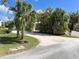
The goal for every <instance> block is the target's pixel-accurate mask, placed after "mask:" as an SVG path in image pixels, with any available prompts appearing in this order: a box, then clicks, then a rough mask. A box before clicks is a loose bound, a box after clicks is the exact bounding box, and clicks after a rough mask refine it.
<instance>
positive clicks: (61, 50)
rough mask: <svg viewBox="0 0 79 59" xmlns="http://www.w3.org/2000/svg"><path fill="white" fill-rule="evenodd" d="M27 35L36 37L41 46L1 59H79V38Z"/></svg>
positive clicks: (0, 58)
mask: <svg viewBox="0 0 79 59" xmlns="http://www.w3.org/2000/svg"><path fill="white" fill-rule="evenodd" d="M26 35H28V36H33V37H36V38H37V39H38V40H39V41H40V44H39V45H38V46H37V47H36V48H34V49H31V50H28V51H24V52H21V53H17V54H12V55H8V56H4V57H0V59H79V38H67V37H60V36H51V35H45V34H37V33H27V34H26Z"/></svg>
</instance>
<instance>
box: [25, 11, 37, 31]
mask: <svg viewBox="0 0 79 59" xmlns="http://www.w3.org/2000/svg"><path fill="white" fill-rule="evenodd" d="M36 16H37V15H36V11H35V10H33V11H31V12H30V13H29V14H28V18H27V19H28V20H26V31H32V30H33V29H34V28H35V22H36V21H37V18H36Z"/></svg>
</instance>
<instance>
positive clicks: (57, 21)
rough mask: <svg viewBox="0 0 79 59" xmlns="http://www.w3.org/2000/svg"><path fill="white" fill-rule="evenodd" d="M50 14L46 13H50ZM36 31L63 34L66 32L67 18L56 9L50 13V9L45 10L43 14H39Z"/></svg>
mask: <svg viewBox="0 0 79 59" xmlns="http://www.w3.org/2000/svg"><path fill="white" fill-rule="evenodd" d="M50 10H51V12H48V11H50ZM40 15H41V17H40V18H39V19H40V20H39V22H40V23H39V25H38V29H39V30H40V32H44V33H52V34H64V33H65V32H66V30H68V23H67V22H68V16H67V15H66V14H65V11H64V10H62V9H60V8H56V10H54V11H53V12H52V9H47V10H46V11H45V12H44V13H41V14H40Z"/></svg>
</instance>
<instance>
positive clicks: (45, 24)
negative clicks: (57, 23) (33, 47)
mask: <svg viewBox="0 0 79 59" xmlns="http://www.w3.org/2000/svg"><path fill="white" fill-rule="evenodd" d="M51 13H52V9H51V8H47V9H46V10H44V11H43V13H40V14H38V24H37V30H40V32H44V33H51V31H50V30H51V23H50V22H51V21H50V16H51Z"/></svg>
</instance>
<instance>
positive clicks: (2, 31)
mask: <svg viewBox="0 0 79 59" xmlns="http://www.w3.org/2000/svg"><path fill="white" fill-rule="evenodd" d="M6 33H10V31H9V30H8V29H7V28H0V34H6Z"/></svg>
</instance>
